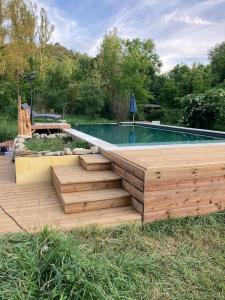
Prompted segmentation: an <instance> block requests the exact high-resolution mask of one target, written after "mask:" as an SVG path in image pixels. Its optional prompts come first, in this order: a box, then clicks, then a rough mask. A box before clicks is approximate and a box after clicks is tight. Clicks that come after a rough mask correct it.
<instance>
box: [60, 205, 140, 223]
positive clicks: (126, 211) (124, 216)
mask: <svg viewBox="0 0 225 300" xmlns="http://www.w3.org/2000/svg"><path fill="white" fill-rule="evenodd" d="M65 218H66V220H68V222H67V225H68V228H69V229H71V223H72V224H74V220H76V226H77V227H84V226H93V225H98V226H103V227H111V226H118V225H123V224H130V223H132V224H133V223H135V224H136V223H137V224H138V225H141V221H142V217H141V215H140V214H139V213H137V212H136V211H135V210H134V209H133V208H132V207H131V206H123V207H114V208H107V209H99V210H92V211H86V212H80V213H76V214H69V215H68V214H67V215H65ZM69 220H70V222H71V223H70V222H69ZM73 227H74V225H73ZM65 229H66V228H65Z"/></svg>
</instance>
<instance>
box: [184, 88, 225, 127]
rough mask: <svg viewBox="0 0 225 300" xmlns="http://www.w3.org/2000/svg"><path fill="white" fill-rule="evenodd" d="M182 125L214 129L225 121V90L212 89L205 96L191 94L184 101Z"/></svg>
mask: <svg viewBox="0 0 225 300" xmlns="http://www.w3.org/2000/svg"><path fill="white" fill-rule="evenodd" d="M182 108H183V116H182V118H181V123H182V124H183V125H185V126H188V127H197V128H206V129H214V128H215V124H216V122H217V121H218V120H221V119H224V108H225V90H224V89H211V90H208V91H206V92H205V93H203V94H190V95H187V96H186V97H184V98H183V99H182Z"/></svg>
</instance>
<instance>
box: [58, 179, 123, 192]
mask: <svg viewBox="0 0 225 300" xmlns="http://www.w3.org/2000/svg"><path fill="white" fill-rule="evenodd" d="M119 187H121V180H114V181H106V182H104V181H103V182H88V183H87V182H85V183H72V184H65V185H60V186H59V187H58V189H59V191H60V192H61V193H72V192H81V191H93V190H103V189H113V188H119Z"/></svg>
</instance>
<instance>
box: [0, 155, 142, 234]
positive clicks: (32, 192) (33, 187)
mask: <svg viewBox="0 0 225 300" xmlns="http://www.w3.org/2000/svg"><path fill="white" fill-rule="evenodd" d="M0 205H1V207H0V233H6V232H15V231H21V230H23V229H24V230H26V231H37V230H40V229H41V228H43V227H44V226H46V225H47V226H50V227H53V228H57V229H60V230H70V229H72V228H75V227H83V226H90V225H103V226H109V225H110V226H112V225H114V224H115V225H118V224H123V223H124V222H125V223H126V222H134V221H135V220H137V221H139V222H140V217H139V216H137V214H136V212H135V211H134V210H133V209H132V207H130V206H126V207H118V208H108V209H101V210H98V211H85V212H81V213H76V215H74V214H69V215H68V214H64V211H63V208H62V206H61V203H60V201H59V199H58V196H57V194H56V191H55V189H54V187H53V186H52V185H50V184H46V183H44V184H26V185H17V184H16V183H15V170H14V164H13V163H11V162H10V161H9V159H8V158H5V157H0ZM7 213H8V214H9V215H10V216H11V217H9V216H8V215H7ZM13 219H14V220H13ZM19 226H21V227H22V228H23V229H22V228H20V227H19Z"/></svg>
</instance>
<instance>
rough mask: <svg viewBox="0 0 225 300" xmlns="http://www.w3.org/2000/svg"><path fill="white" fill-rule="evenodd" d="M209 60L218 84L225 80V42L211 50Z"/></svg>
mask: <svg viewBox="0 0 225 300" xmlns="http://www.w3.org/2000/svg"><path fill="white" fill-rule="evenodd" d="M209 60H210V63H211V67H212V73H213V75H214V78H215V82H216V83H221V82H223V81H224V80H225V42H223V43H221V44H218V45H216V46H215V47H214V48H212V49H210V50H209Z"/></svg>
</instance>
